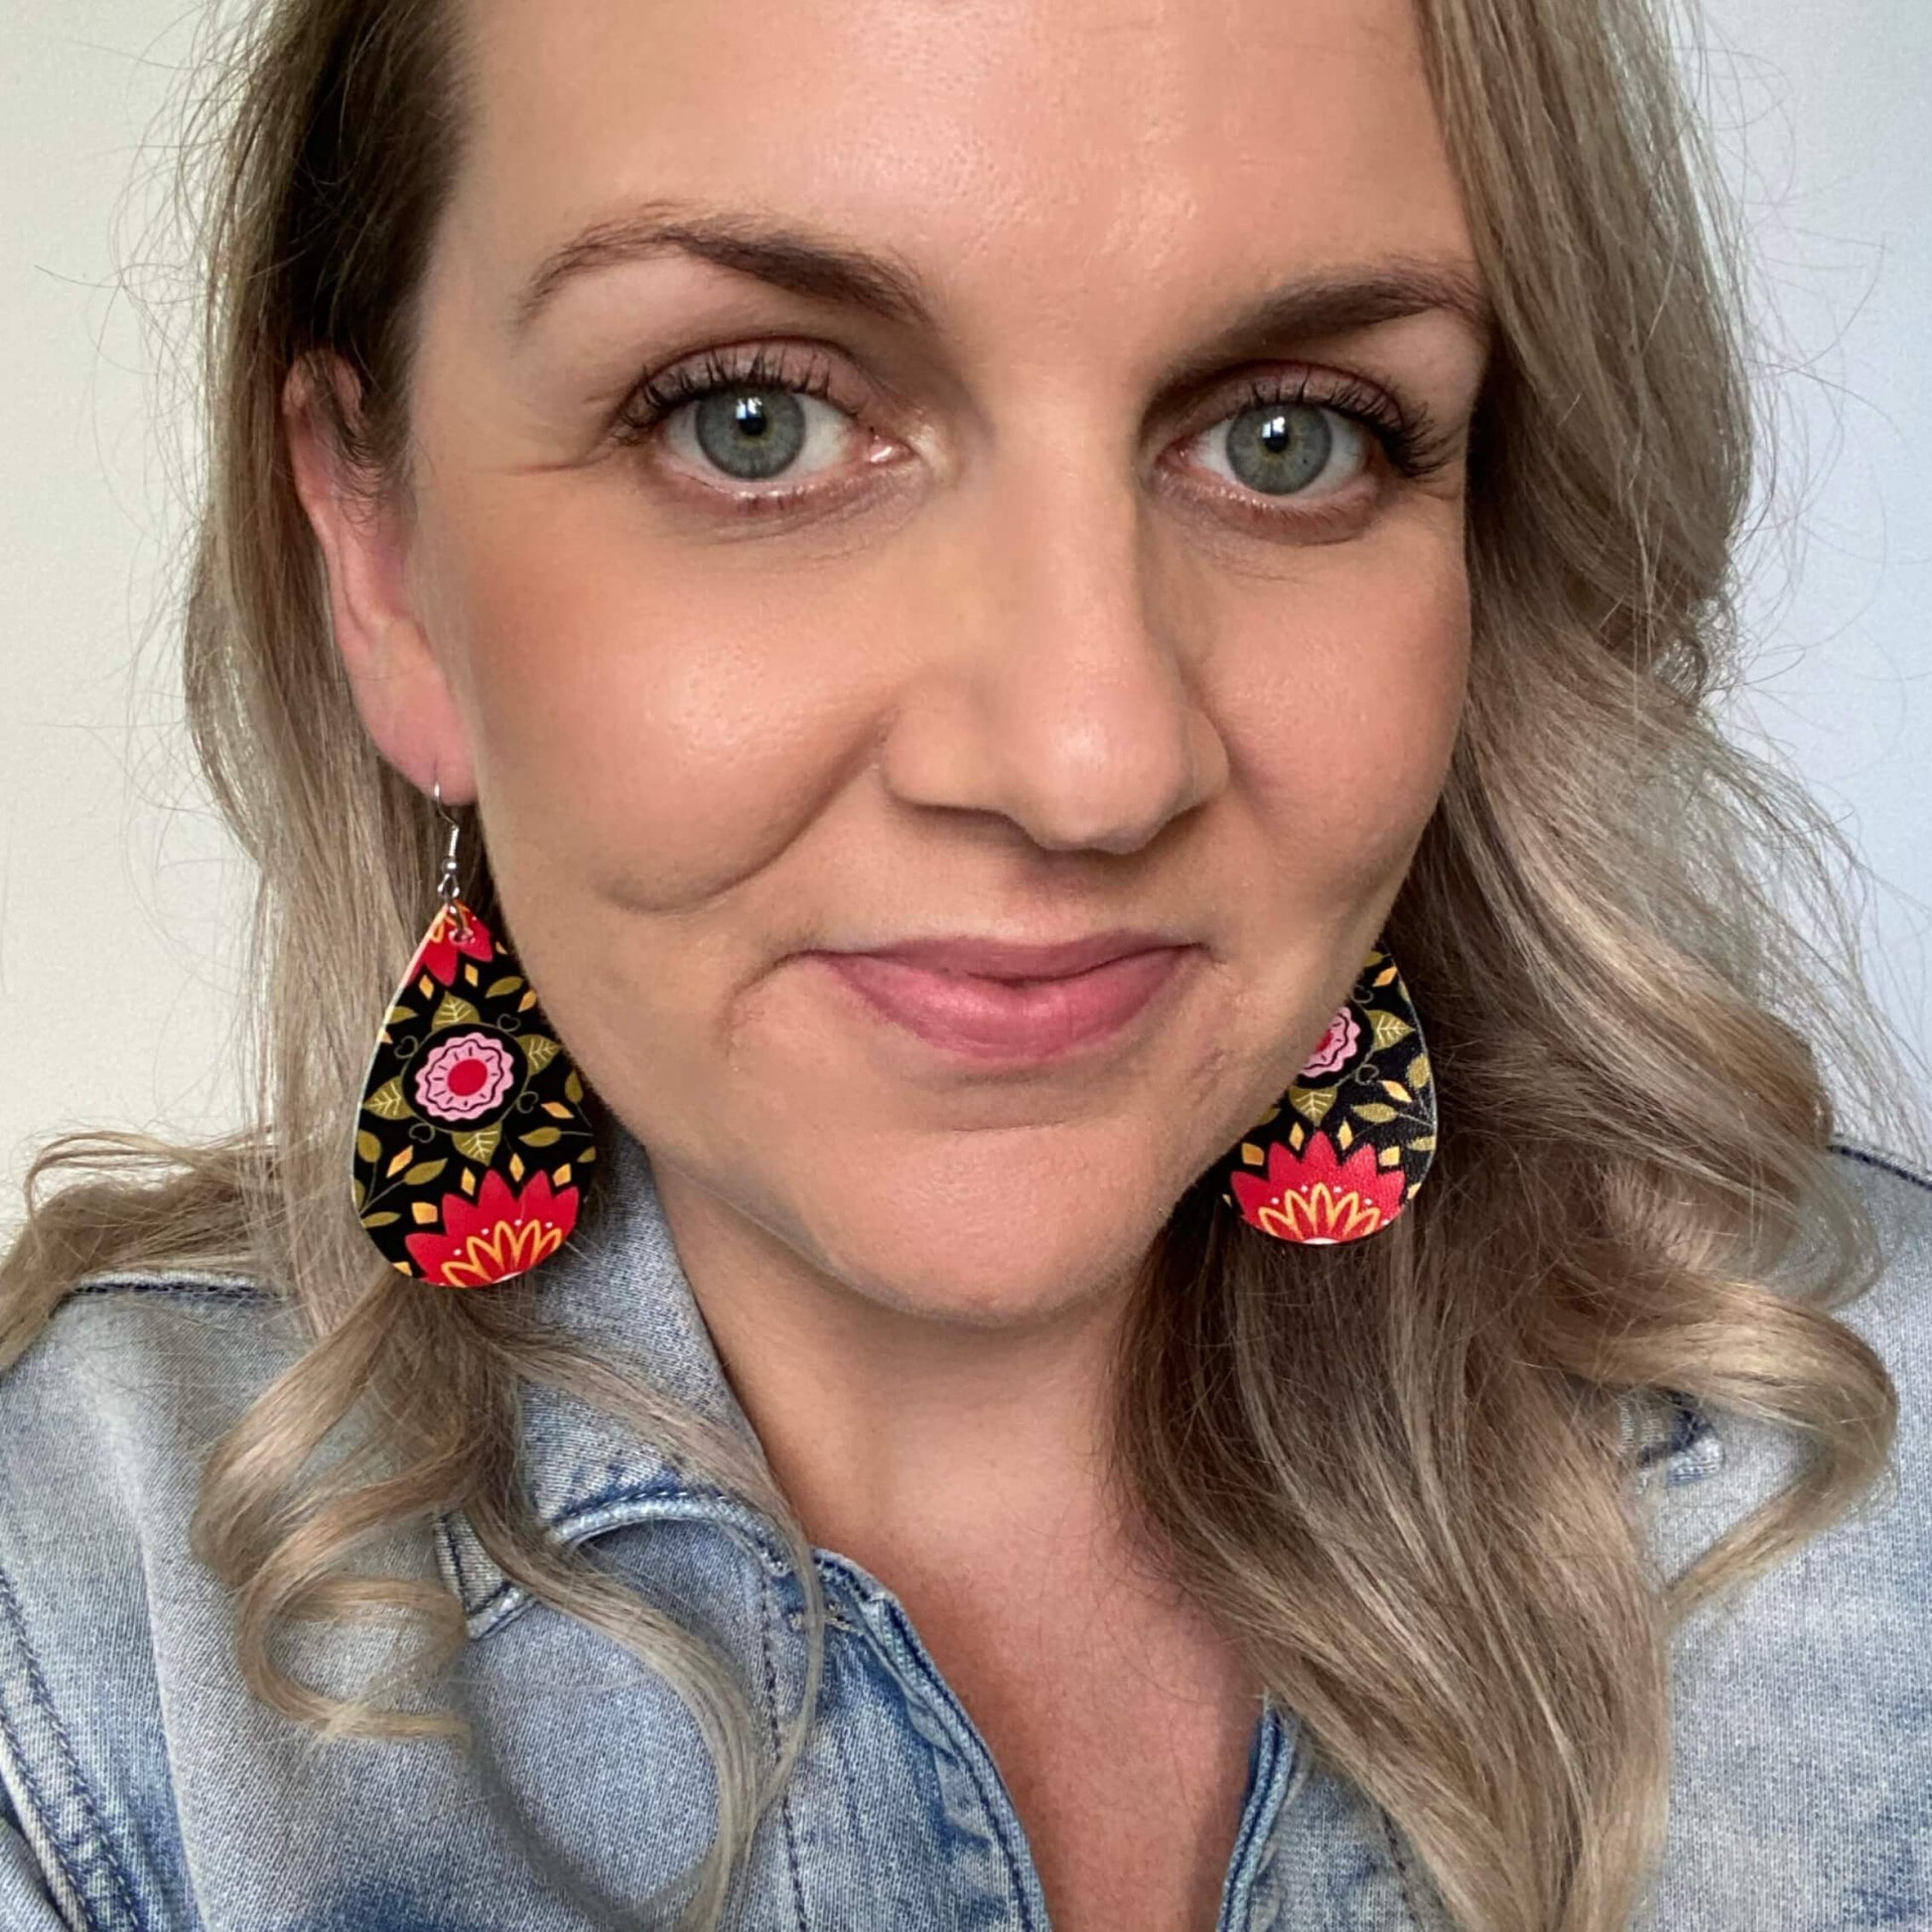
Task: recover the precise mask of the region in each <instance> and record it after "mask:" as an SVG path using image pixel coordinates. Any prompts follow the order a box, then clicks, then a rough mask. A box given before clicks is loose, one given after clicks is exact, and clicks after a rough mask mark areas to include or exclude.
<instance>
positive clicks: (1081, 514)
mask: <svg viewBox="0 0 1932 1932" xmlns="http://www.w3.org/2000/svg"><path fill="white" fill-rule="evenodd" d="M1065 450H1066V443H1065V441H1064V440H1061V441H1060V442H1059V445H1058V449H1057V451H1052V450H1042V451H1040V452H1039V453H1038V457H1037V461H1026V462H1020V461H1016V462H1014V463H1012V464H1009V465H1007V466H1005V469H1004V473H1003V474H998V475H996V474H994V468H997V466H995V467H994V468H989V470H988V471H987V472H986V473H985V474H984V475H983V476H982V478H981V479H980V481H979V485H978V487H977V488H976V489H975V491H974V492H972V494H971V495H966V494H962V495H961V496H959V497H956V498H955V499H954V500H953V501H952V502H951V503H950V504H949V505H947V512H946V515H945V517H944V519H943V527H940V528H933V527H932V526H928V534H929V536H930V539H931V542H932V543H933V545H934V546H935V547H934V549H933V551H931V552H930V553H928V557H927V559H926V562H927V566H928V567H927V569H926V570H925V571H924V572H922V573H921V575H922V576H923V578H924V582H925V586H926V592H927V595H928V596H929V597H930V599H931V608H928V609H921V610H919V611H917V612H916V613H915V614H914V616H913V619H912V621H914V622H915V623H918V624H920V625H921V626H922V628H923V632H924V635H925V637H926V638H927V639H928V640H929V644H928V647H927V648H925V649H924V650H922V651H920V652H918V653H916V655H915V659H914V661H915V663H916V664H917V669H916V670H915V671H914V673H913V675H912V676H911V678H910V679H909V681H908V682H907V683H906V684H905V685H904V686H902V687H901V689H900V692H899V694H898V701H897V705H896V707H895V711H894V714H893V718H892V722H891V725H890V727H889V729H888V731H887V733H886V735H885V739H884V743H883V745H882V747H881V754H880V759H881V766H882V769H883V772H884V776H885V780H886V783H887V785H888V786H889V788H890V789H891V790H892V791H893V792H894V793H895V795H897V797H899V798H901V799H903V800H905V801H907V802H909V803H913V804H918V805H929V806H943V807H952V808H954V809H962V810H972V811H979V812H993V813H998V814H999V815H1001V816H1002V817H1004V818H1007V819H1009V820H1011V821H1012V822H1013V823H1014V824H1015V825H1017V826H1019V827H1020V828H1021V829H1022V830H1023V831H1025V833H1026V834H1027V836H1028V838H1029V839H1031V840H1032V841H1033V842H1034V844H1035V845H1036V846H1039V847H1040V848H1042V849H1044V850H1047V851H1073V850H1078V849H1083V848H1090V849H1094V850H1098V851H1103V852H1113V853H1128V852H1135V851H1138V850H1140V849H1141V848H1142V847H1143V846H1145V845H1147V844H1149V843H1150V842H1151V841H1152V840H1153V839H1154V838H1156V837H1157V836H1158V835H1159V833H1160V832H1161V830H1162V829H1163V827H1165V826H1166V825H1168V824H1169V823H1170V822H1171V821H1172V820H1173V819H1174V818H1176V817H1178V816H1180V815H1181V814H1182V813H1184V812H1187V811H1189V810H1191V809H1192V808H1193V807H1195V806H1196V805H1198V804H1200V803H1201V802H1202V801H1203V800H1205V799H1207V798H1209V797H1211V796H1212V795H1213V794H1214V793H1215V792H1216V791H1217V790H1218V789H1219V788H1220V787H1221V786H1222V785H1223V784H1224V783H1225V782H1226V780H1227V774H1228V758H1227V752H1226V748H1225V746H1224V744H1223V743H1222V740H1221V737H1220V734H1219V733H1218V731H1217V730H1216V729H1215V726H1214V724H1213V721H1212V720H1211V718H1210V717H1209V716H1208V714H1207V712H1206V711H1205V710H1204V709H1203V707H1202V705H1201V703H1200V702H1199V699H1198V696H1197V694H1196V692H1195V690H1194V688H1193V686H1192V681H1191V679H1190V676H1189V668H1188V664H1187V661H1186V655H1185V652H1184V651H1183V649H1182V647H1181V640H1180V639H1179V638H1178V637H1177V636H1175V635H1174V634H1173V624H1172V620H1171V618H1169V617H1168V616H1167V615H1166V614H1164V612H1163V611H1162V609H1161V608H1160V607H1161V603H1162V600H1161V597H1160V587H1159V583H1158V570H1157V567H1156V561H1155V559H1154V558H1153V556H1152V555H1151V553H1150V548H1149V542H1148V538H1147V535H1146V533H1145V530H1144V526H1143V516H1142V509H1141V499H1140V494H1139V491H1138V489H1137V487H1136V486H1135V484H1134V483H1133V480H1132V478H1131V476H1128V475H1124V474H1122V473H1121V472H1119V471H1114V472H1112V473H1111V474H1109V471H1108V466H1106V465H1105V464H1104V463H1101V462H1099V461H1095V462H1094V463H1091V464H1089V465H1085V466H1076V465H1073V464H1070V463H1069V461H1068V459H1067V457H1066V455H1065ZM1023 472H1024V473H1025V474H1020V473H1023Z"/></svg>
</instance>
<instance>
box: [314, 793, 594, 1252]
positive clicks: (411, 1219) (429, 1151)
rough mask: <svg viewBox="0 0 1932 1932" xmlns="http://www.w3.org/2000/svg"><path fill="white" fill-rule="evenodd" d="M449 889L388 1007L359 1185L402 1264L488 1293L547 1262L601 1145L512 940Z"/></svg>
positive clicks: (354, 1188)
mask: <svg viewBox="0 0 1932 1932" xmlns="http://www.w3.org/2000/svg"><path fill="white" fill-rule="evenodd" d="M433 796H434V800H435V804H436V809H437V811H438V812H439V813H440V814H441V816H442V817H443V818H444V820H445V821H446V822H447V823H448V825H449V828H450V842H449V847H448V849H447V851H446V852H445V853H444V856H443V876H442V880H441V883H440V885H439V888H438V892H439V896H440V897H441V899H442V903H441V905H439V906H438V907H437V911H436V916H435V918H434V919H433V920H432V921H431V922H430V928H429V930H428V932H427V933H425V934H424V935H423V941H422V944H421V945H420V946H418V947H417V949H416V956H415V957H414V958H413V959H412V960H411V961H410V962H409V970H408V971H407V972H406V973H405V974H404V975H403V976H402V983H401V984H400V985H399V986H398V987H397V988H396V994H395V998H394V999H393V1000H392V1001H391V1002H390V1003H389V1010H388V1012H387V1013H386V1014H385V1015H384V1016H383V1021H382V1025H381V1028H380V1029H379V1030H378V1032H377V1035H376V1041H375V1049H374V1051H373V1052H372V1053H371V1054H370V1056H369V1069H368V1073H367V1075H366V1076H365V1078H364V1079H363V1082H362V1099H361V1104H360V1107H359V1109H358V1111H357V1113H356V1118H355V1148H354V1158H353V1161H352V1163H351V1168H350V1192H351V1195H352V1197H353V1199H354V1203H355V1213H356V1217H357V1218H358V1219H359V1220H360V1222H361V1224H362V1227H363V1229H364V1231H365V1232H366V1233H367V1235H368V1237H369V1239H370V1240H371V1241H372V1242H374V1243H375V1245H376V1247H377V1248H378V1249H379V1250H380V1251H381V1253H382V1255H383V1257H384V1259H385V1260H387V1261H388V1262H389V1264H390V1265H391V1266H392V1267H393V1268H395V1269H396V1270H397V1271H398V1273H400V1274H404V1275H410V1276H413V1277H414V1278H415V1279H416V1280H418V1281H423V1282H432V1283H435V1284H436V1285H437V1286H439V1287H442V1288H487V1287H490V1286H492V1285H493V1284H494V1283H497V1282H505V1281H508V1280H509V1279H510V1278H511V1277H512V1276H515V1275H521V1274H524V1273H526V1272H527V1271H528V1270H530V1269H532V1268H534V1267H535V1266H536V1265H537V1264H538V1263H539V1262H540V1261H545V1260H548V1258H549V1257H550V1256H551V1255H553V1254H555V1253H556V1252H557V1250H558V1249H559V1248H561V1247H562V1246H563V1244H564V1242H565V1240H566V1239H567V1238H568V1237H569V1235H570V1232H571V1230H572V1229H573V1228H574V1227H575V1226H576V1225H577V1211H578V1205H579V1199H580V1196H581V1194H582V1193H583V1192H584V1191H585V1190H586V1189H587V1187H588V1185H589V1181H590V1177H591V1172H592V1163H593V1162H595V1161H596V1159H597V1145H596V1140H595V1137H594V1135H593V1134H592V1131H591V1127H590V1123H589V1120H588V1119H587V1118H586V1116H585V1114H584V1111H583V1100H584V1082H583V1080H582V1078H581V1076H580V1075H579V1074H578V1071H577V1069H576V1067H575V1066H574V1065H573V1064H572V1063H571V1059H570V1055H569V1054H568V1053H567V1052H565V1050H564V1048H563V1045H562V1043H561V1042H560V1041H559V1040H558V1039H557V1037H556V1035H554V1034H553V1033H552V1032H551V1030H550V1025H549V1023H548V1021H546V1020H545V1019H544V1017H543V1009H542V1008H541V1007H540V1006H539V1005H538V1004H537V996H536V991H535V989H534V988H533V987H532V986H531V985H530V984H529V982H528V981H527V980H526V979H525V978H524V977H523V975H522V973H521V972H520V971H519V970H518V967H517V962H516V960H515V958H514V957H513V956H512V954H511V952H510V949H509V947H508V946H507V945H506V944H505V943H504V942H503V940H502V939H500V938H498V937H497V936H496V935H495V934H494V933H492V932H491V931H490V930H489V928H488V927H487V926H486V925H485V924H484V923H483V920H482V919H480V918H479V917H478V916H477V914H476V913H475V912H473V911H472V910H471V909H470V907H469V906H467V905H466V904H465V903H464V902H463V898H462V897H461V895H460V893H459V892H458V889H457V880H458V867H457V845H458V841H459V840H460V839H461V837H462V831H463V828H462V825H461V823H460V821H458V820H457V819H454V818H452V817H451V816H450V814H449V813H448V812H447V811H444V809H443V786H442V781H441V780H440V779H439V780H438V781H437V782H436V785H435V788H434V793H433Z"/></svg>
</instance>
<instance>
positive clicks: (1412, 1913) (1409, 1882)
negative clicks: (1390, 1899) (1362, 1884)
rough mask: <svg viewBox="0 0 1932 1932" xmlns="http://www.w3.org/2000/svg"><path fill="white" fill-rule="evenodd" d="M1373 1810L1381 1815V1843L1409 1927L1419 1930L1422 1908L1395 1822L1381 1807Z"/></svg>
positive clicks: (1421, 1920)
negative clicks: (1406, 1914) (1384, 1849)
mask: <svg viewBox="0 0 1932 1932" xmlns="http://www.w3.org/2000/svg"><path fill="white" fill-rule="evenodd" d="M1371 1802H1373V1801H1371ZM1375 1808H1376V1810H1377V1811H1378V1812H1379V1813H1380V1814H1381V1819H1382V1843H1383V1844H1384V1845H1385V1846H1386V1847H1387V1848H1388V1853H1389V1863H1391V1864H1392V1865H1393V1866H1394V1867H1395V1875H1396V1880H1397V1882H1398V1883H1399V1884H1400V1885H1401V1886H1402V1903H1403V1907H1404V1909H1405V1910H1406V1911H1407V1912H1408V1914H1409V1923H1410V1925H1411V1926H1412V1927H1418V1928H1419V1927H1420V1926H1421V1925H1422V1923H1423V1912H1422V1907H1421V1905H1420V1904H1418V1903H1417V1893H1416V1881H1415V1876H1414V1874H1413V1873H1412V1872H1411V1871H1410V1869H1409V1861H1408V1860H1407V1859H1406V1858H1405V1857H1404V1856H1403V1852H1402V1844H1401V1839H1400V1837H1399V1835H1398V1833H1397V1832H1396V1829H1395V1820H1394V1819H1393V1818H1391V1817H1390V1816H1389V1814H1388V1812H1387V1810H1386V1809H1385V1808H1384V1807H1383V1806H1381V1805H1377V1806H1376V1807H1375Z"/></svg>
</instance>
